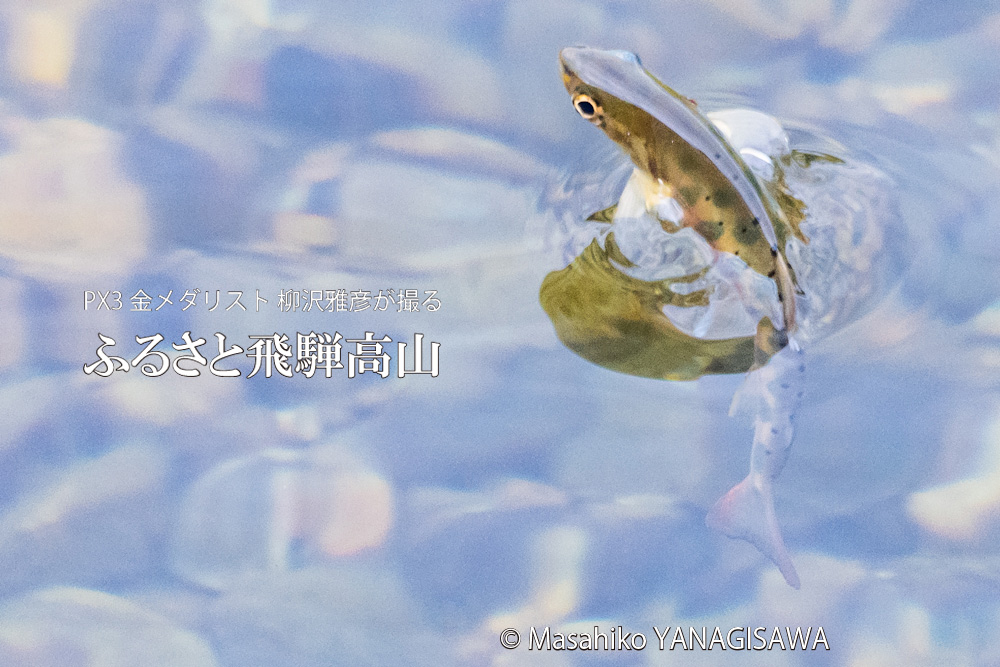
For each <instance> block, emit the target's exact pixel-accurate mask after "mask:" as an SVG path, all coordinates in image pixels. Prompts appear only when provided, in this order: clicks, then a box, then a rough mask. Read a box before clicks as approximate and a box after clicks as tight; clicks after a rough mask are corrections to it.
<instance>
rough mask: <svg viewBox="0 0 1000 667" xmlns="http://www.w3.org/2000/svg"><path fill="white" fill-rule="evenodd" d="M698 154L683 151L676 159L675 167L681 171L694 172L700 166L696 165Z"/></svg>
mask: <svg viewBox="0 0 1000 667" xmlns="http://www.w3.org/2000/svg"><path fill="white" fill-rule="evenodd" d="M699 162H700V160H698V154H697V153H695V152H694V151H683V152H681V154H680V156H679V157H678V158H677V166H678V167H680V168H681V170H682V171H687V172H692V171H696V170H697V169H698V167H699V166H700V165H699V164H698V163H699Z"/></svg>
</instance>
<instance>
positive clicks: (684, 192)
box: [677, 185, 699, 206]
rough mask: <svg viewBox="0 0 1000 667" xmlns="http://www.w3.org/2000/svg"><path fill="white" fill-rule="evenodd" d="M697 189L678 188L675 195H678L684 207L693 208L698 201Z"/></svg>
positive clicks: (689, 187)
mask: <svg viewBox="0 0 1000 667" xmlns="http://www.w3.org/2000/svg"><path fill="white" fill-rule="evenodd" d="M698 190H699V188H697V187H694V186H690V185H689V186H687V187H683V188H680V189H679V190H678V191H677V194H678V195H680V198H681V203H682V204H684V205H685V206H694V204H695V202H697V201H698V196H699V192H698Z"/></svg>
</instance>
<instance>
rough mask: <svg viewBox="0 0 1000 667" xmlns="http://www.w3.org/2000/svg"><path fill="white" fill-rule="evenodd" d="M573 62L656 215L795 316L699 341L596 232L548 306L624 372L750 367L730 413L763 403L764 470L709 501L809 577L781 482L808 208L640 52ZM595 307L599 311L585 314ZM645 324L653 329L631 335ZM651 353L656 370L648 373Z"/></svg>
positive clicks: (759, 409)
mask: <svg viewBox="0 0 1000 667" xmlns="http://www.w3.org/2000/svg"><path fill="white" fill-rule="evenodd" d="M559 62H560V67H561V74H562V80H563V83H564V85H565V87H566V90H567V92H568V93H569V94H570V98H571V100H572V104H573V107H574V109H575V110H576V111H577V113H578V114H579V115H580V116H581V117H583V118H584V119H585V120H587V121H589V122H590V123H592V124H593V125H595V126H596V127H598V128H599V129H601V130H602V131H603V132H604V133H605V134H606V135H607V136H608V137H609V138H610V139H611V140H612V141H614V142H615V143H616V144H618V145H619V146H620V147H621V148H622V150H623V151H624V152H625V154H626V155H627V156H628V157H629V158H630V159H631V161H632V163H633V165H634V171H633V175H632V178H631V179H630V186H631V185H632V184H635V185H636V186H637V187H639V191H640V192H641V193H642V196H643V198H644V199H645V209H646V213H647V214H649V215H650V216H653V217H654V218H655V219H656V220H658V221H659V223H660V225H661V227H662V228H663V230H664V231H666V232H668V233H675V232H677V231H679V230H681V229H683V228H685V227H686V228H691V229H693V230H694V231H695V232H697V233H698V234H699V235H700V236H701V237H702V238H704V239H705V241H707V242H708V244H709V245H710V246H711V247H712V248H713V249H714V250H715V251H717V252H719V253H730V254H732V255H735V256H737V257H739V258H740V259H742V260H743V262H745V263H746V265H747V266H748V267H749V268H750V269H752V270H753V271H756V272H757V273H759V274H761V275H763V276H766V277H767V278H768V279H770V280H773V281H774V283H775V285H776V289H777V296H778V299H779V301H780V302H781V304H780V306H781V307H780V315H781V319H782V322H780V323H779V324H780V326H777V327H775V326H773V325H771V322H770V320H769V319H767V318H763V319H762V320H761V323H760V325H758V327H757V334H756V335H755V336H752V337H748V338H747V339H745V340H742V342H741V339H729V340H728V341H708V340H705V341H702V342H703V343H704V345H703V346H699V345H698V344H697V339H694V338H692V337H691V336H688V335H687V334H682V333H681V332H678V331H676V329H671V325H670V324H669V321H668V319H667V318H666V317H665V316H664V315H663V313H662V312H659V311H661V310H662V307H663V304H664V303H670V302H671V299H672V298H673V297H674V296H675V295H672V294H670V293H669V291H667V290H666V289H665V288H664V287H663V286H662V285H656V284H654V283H652V282H646V283H644V282H643V281H638V280H636V279H634V278H631V277H625V278H622V279H620V280H619V279H617V278H616V281H617V283H618V284H622V285H626V284H627V285H628V287H627V288H625V289H621V290H619V291H618V294H621V295H622V296H620V297H619V296H616V294H615V291H614V288H613V287H611V286H610V284H611V283H610V282H609V280H608V279H607V278H606V274H607V273H608V270H609V267H611V266H612V265H611V264H610V263H609V262H608V261H607V256H608V255H614V253H615V246H614V243H613V236H612V235H608V239H609V241H610V243H606V247H605V252H604V254H601V253H600V248H599V246H597V247H595V246H594V244H592V245H591V247H590V248H588V249H587V251H586V252H585V253H584V254H583V255H581V257H580V258H578V259H577V261H576V262H574V263H573V264H571V265H570V266H569V267H567V268H566V269H563V270H562V271H561V272H553V273H552V274H550V275H549V276H548V277H547V278H546V280H545V282H543V285H542V296H541V298H542V302H543V306H544V307H545V309H546V311H547V312H548V313H549V316H550V318H551V319H552V320H553V323H554V324H555V326H556V329H557V332H558V333H559V335H560V338H561V339H562V340H563V341H564V342H566V343H567V345H568V346H570V347H571V349H574V350H575V351H577V352H578V353H580V354H581V355H582V356H585V357H586V358H588V359H591V360H592V361H595V362H596V363H600V364H602V365H605V366H608V367H610V368H614V369H615V370H620V371H623V372H628V373H631V374H635V375H645V376H648V377H663V378H665V379H694V378H696V377H700V376H701V375H702V374H705V373H710V372H729V373H733V372H748V375H747V378H746V380H745V382H744V385H743V387H742V388H741V389H740V390H739V391H738V392H737V394H736V397H735V398H734V401H733V406H732V408H731V410H730V413H731V414H736V413H739V412H746V411H749V412H750V413H752V415H753V419H754V439H753V446H752V449H751V456H750V471H749V473H748V475H747V476H746V478H744V479H743V480H742V481H741V482H740V483H739V484H737V485H736V486H734V487H733V488H732V489H731V490H730V491H729V492H727V493H726V494H725V495H724V496H723V497H722V498H721V499H719V501H718V502H717V503H715V505H714V506H713V507H712V508H711V509H710V510H709V512H708V515H707V517H706V523H707V525H708V526H709V527H710V528H712V529H714V530H717V531H719V532H721V533H723V534H725V535H727V536H729V537H732V538H737V539H742V540H745V541H747V542H749V543H750V544H752V545H753V546H754V547H756V548H757V549H758V550H759V551H760V552H761V553H762V554H763V555H764V556H766V557H767V558H768V559H770V560H771V561H772V562H773V563H774V564H775V565H776V566H777V567H778V570H779V571H780V572H781V574H782V576H783V577H784V579H785V581H786V582H787V583H788V584H789V585H790V586H792V587H794V588H799V587H800V580H799V576H798V573H797V572H796V569H795V566H794V564H793V562H792V559H791V557H790V555H789V553H788V549H787V547H786V546H785V543H784V540H783V537H782V535H781V530H780V527H779V524H778V521H777V518H776V515H775V511H774V498H773V495H774V494H773V487H774V482H775V480H776V479H777V478H778V476H779V475H780V473H781V471H782V469H783V468H784V466H785V462H786V461H787V459H788V455H789V451H790V448H791V445H792V441H793V440H794V435H795V429H794V424H793V420H794V415H795V413H796V410H797V408H798V404H799V401H800V399H801V397H802V376H803V372H804V370H805V364H804V363H803V358H802V351H801V348H800V346H799V345H798V343H797V342H796V340H795V338H794V336H793V334H794V333H795V330H796V294H797V287H796V284H795V278H794V275H793V272H792V270H791V268H790V266H789V264H788V260H787V258H786V256H785V243H786V241H787V239H788V238H789V236H790V235H793V234H794V235H796V236H799V237H800V238H802V237H801V233H800V232H799V230H798V228H797V222H798V221H799V220H800V219H801V217H802V216H801V215H795V216H794V217H795V219H794V220H793V219H790V216H789V215H788V214H786V210H785V209H784V208H783V207H782V205H781V203H779V198H781V193H780V192H779V193H777V195H776V193H775V192H774V191H773V190H772V189H771V188H769V187H768V186H767V185H766V184H762V183H761V182H760V181H759V180H758V179H757V177H756V176H755V175H754V173H753V172H752V171H751V170H750V168H749V167H748V166H747V165H746V163H745V162H744V161H743V159H742V158H741V157H740V154H739V153H738V152H737V151H736V150H735V149H734V148H733V147H732V146H731V145H730V144H729V142H728V141H726V139H725V137H724V136H723V135H722V134H721V132H720V131H719V130H718V129H717V128H716V127H715V125H713V124H712V122H711V121H710V120H709V119H708V118H706V117H705V116H704V115H703V114H702V113H701V112H700V111H699V110H698V108H697V105H696V104H695V103H694V102H693V101H691V100H689V99H688V98H686V97H683V96H682V95H680V94H678V93H676V92H675V91H673V90H671V89H670V88H668V87H667V86H665V85H664V84H663V83H661V82H660V81H659V80H658V79H657V78H656V77H655V76H653V75H652V74H651V73H649V72H648V71H647V70H646V69H645V68H644V67H643V66H642V63H641V62H640V60H639V58H638V57H637V56H636V55H635V54H633V53H630V52H627V51H603V50H598V49H592V48H586V47H572V48H565V49H563V50H562V51H561V52H560V56H559ZM786 200H787V196H786ZM786 203H787V201H786ZM614 218H615V206H614V205H612V206H610V207H607V208H604V209H601V210H600V211H598V212H596V213H595V214H594V215H592V216H591V218H590V219H592V220H596V221H599V222H608V223H612V224H613V220H614ZM587 257H589V259H590V265H592V266H604V265H605V264H607V266H604V269H605V270H604V273H603V274H601V275H604V276H605V278H603V279H601V280H597V279H594V278H593V277H592V275H591V274H592V273H594V272H593V271H592V272H591V273H587V272H586V271H585V270H584V269H586V268H587V265H586V264H581V262H582V261H584V260H585V259H586V258H587ZM618 263H619V264H624V263H627V260H620V261H619V262H618ZM683 279H686V280H692V277H690V276H688V277H685V278H683ZM676 280H677V279H674V281H675V282H676ZM663 282H664V283H669V282H670V281H663ZM595 294H596V295H597V296H594V295H595ZM636 295H638V296H636ZM694 296H695V297H698V296H705V295H698V294H697V293H696V294H695V295H694ZM706 298H707V296H706ZM630 299H631V300H630ZM623 304H624V305H623ZM588 309H589V310H590V311H597V312H599V315H598V316H594V314H593V312H591V313H585V312H584V311H586V310H588ZM654 329H655V332H656V334H655V335H654V334H653V333H651V332H652V331H653V330H654ZM632 333H635V334H637V335H640V336H642V337H641V338H639V339H637V340H633V341H631V343H629V341H628V337H629V336H630V334H632ZM750 340H752V345H749V346H748V342H749V341H750ZM608 341H612V342H614V343H615V345H614V346H611V345H608V344H607V343H608ZM654 341H655V342H658V343H659V347H658V348H656V347H655V346H654V345H653V342H654ZM663 341H666V342H663ZM709 344H711V347H710V346H709ZM588 345H589V347H588ZM615 347H616V348H617V349H625V350H628V351H629V356H627V358H624V361H623V360H622V359H619V358H617V357H612V358H604V356H607V355H604V356H602V354H604V353H603V352H601V351H599V350H605V349H608V348H615ZM654 348H655V349H654ZM637 350H642V351H643V352H644V353H645V354H642V353H640V352H638V351H637ZM650 350H652V352H650ZM713 355H715V356H713ZM646 364H648V366H649V367H651V368H653V369H654V370H653V371H652V372H647V371H648V369H647V368H646ZM685 364H688V365H685ZM663 368H667V369H668V370H670V371H672V372H673V374H671V372H663ZM677 369H680V371H681V372H678V370H677ZM685 373H687V374H685Z"/></svg>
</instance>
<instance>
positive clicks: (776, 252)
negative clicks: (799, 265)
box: [771, 248, 778, 257]
mask: <svg viewBox="0 0 1000 667" xmlns="http://www.w3.org/2000/svg"><path fill="white" fill-rule="evenodd" d="M777 256H778V251H777V250H775V249H774V248H771V257H777Z"/></svg>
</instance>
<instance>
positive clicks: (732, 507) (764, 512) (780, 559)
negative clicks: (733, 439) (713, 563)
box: [705, 475, 800, 588]
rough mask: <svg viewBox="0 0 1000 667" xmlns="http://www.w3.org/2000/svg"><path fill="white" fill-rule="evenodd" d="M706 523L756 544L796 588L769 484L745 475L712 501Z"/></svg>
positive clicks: (797, 583) (792, 567)
mask: <svg viewBox="0 0 1000 667" xmlns="http://www.w3.org/2000/svg"><path fill="white" fill-rule="evenodd" d="M755 482H756V483H755ZM705 523H706V524H707V525H708V527H709V528H711V529H712V530H717V531H719V532H720V533H722V534H724V535H726V536H728V537H732V538H738V539H741V540H746V541H747V542H749V543H750V544H752V545H754V546H755V547H757V550H758V551H760V552H761V553H762V554H764V555H765V556H767V557H768V558H769V559H771V561H772V562H773V563H774V564H775V565H777V566H778V570H779V571H780V572H781V575H782V576H783V577H784V578H785V581H786V582H788V585H789V586H791V587H792V588H798V587H799V585H800V584H799V575H798V573H797V572H796V571H795V565H794V564H793V563H792V558H791V556H789V555H788V549H786V548H785V542H784V540H783V539H782V538H781V530H780V529H779V528H778V519H777V517H775V515H774V502H773V499H772V498H771V486H770V483H768V482H766V481H764V480H761V479H757V480H754V479H753V478H752V477H751V476H749V475H748V476H747V477H746V478H744V480H743V481H742V482H740V483H739V484H737V485H736V486H734V487H733V488H732V489H730V490H729V491H728V492H727V493H726V495H724V496H722V498H720V499H719V500H718V501H717V502H716V503H715V505H714V506H713V507H712V509H711V511H710V512H709V513H708V516H707V517H705Z"/></svg>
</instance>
